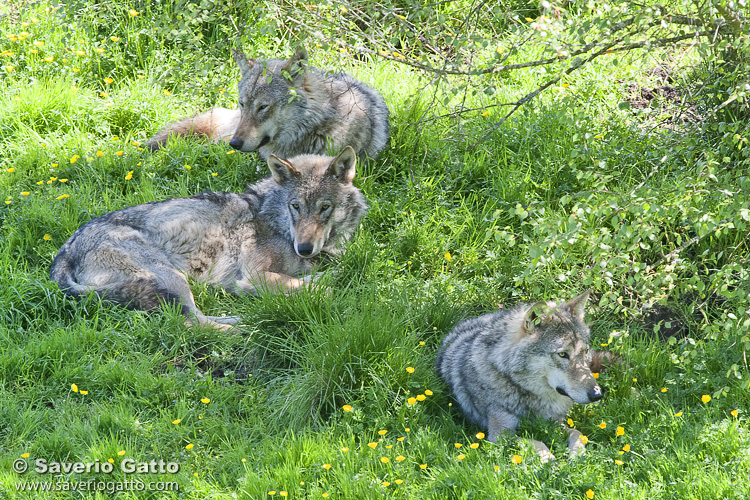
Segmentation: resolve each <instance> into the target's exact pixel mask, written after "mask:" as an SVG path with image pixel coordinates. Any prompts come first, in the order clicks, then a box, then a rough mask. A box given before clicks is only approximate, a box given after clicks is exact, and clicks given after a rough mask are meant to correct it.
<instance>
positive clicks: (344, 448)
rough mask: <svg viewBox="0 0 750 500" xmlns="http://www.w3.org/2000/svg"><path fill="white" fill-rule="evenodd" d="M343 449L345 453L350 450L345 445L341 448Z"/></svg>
mask: <svg viewBox="0 0 750 500" xmlns="http://www.w3.org/2000/svg"><path fill="white" fill-rule="evenodd" d="M341 451H343V452H344V453H346V452H347V451H349V448H347V447H346V446H344V447H343V448H341Z"/></svg>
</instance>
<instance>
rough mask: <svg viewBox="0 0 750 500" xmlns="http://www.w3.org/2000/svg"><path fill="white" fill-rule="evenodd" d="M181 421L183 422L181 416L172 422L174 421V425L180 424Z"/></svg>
mask: <svg viewBox="0 0 750 500" xmlns="http://www.w3.org/2000/svg"><path fill="white" fill-rule="evenodd" d="M180 422H182V419H181V418H177V419H175V420H172V423H173V424H174V425H177V424H179V423H180Z"/></svg>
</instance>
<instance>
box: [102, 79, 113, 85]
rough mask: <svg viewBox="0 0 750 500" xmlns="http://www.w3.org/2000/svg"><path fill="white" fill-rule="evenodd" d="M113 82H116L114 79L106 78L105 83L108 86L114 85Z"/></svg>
mask: <svg viewBox="0 0 750 500" xmlns="http://www.w3.org/2000/svg"><path fill="white" fill-rule="evenodd" d="M112 82H114V80H113V79H111V78H105V79H104V83H106V84H107V85H109V84H110V83H112Z"/></svg>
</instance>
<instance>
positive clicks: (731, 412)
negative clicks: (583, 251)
mask: <svg viewBox="0 0 750 500" xmlns="http://www.w3.org/2000/svg"><path fill="white" fill-rule="evenodd" d="M739 413H740V412H739V411H738V410H732V411H730V412H729V414H730V415H732V416H733V417H736V416H737V415H739Z"/></svg>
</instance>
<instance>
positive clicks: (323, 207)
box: [320, 203, 331, 213]
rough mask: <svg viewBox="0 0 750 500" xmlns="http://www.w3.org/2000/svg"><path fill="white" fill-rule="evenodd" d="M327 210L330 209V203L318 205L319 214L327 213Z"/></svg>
mask: <svg viewBox="0 0 750 500" xmlns="http://www.w3.org/2000/svg"><path fill="white" fill-rule="evenodd" d="M329 208H331V204H330V203H323V204H322V205H320V212H321V213H322V212H325V211H327V210H328V209H329Z"/></svg>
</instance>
